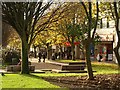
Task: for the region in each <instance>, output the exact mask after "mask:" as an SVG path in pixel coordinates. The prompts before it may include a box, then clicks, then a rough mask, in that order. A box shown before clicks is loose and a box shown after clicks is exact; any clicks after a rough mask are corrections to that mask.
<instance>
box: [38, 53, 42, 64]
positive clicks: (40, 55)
mask: <svg viewBox="0 0 120 90" xmlns="http://www.w3.org/2000/svg"><path fill="white" fill-rule="evenodd" d="M38 57H39V61H38V62H41V57H42V53H41V52H39V53H38Z"/></svg>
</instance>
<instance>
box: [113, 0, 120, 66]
mask: <svg viewBox="0 0 120 90" xmlns="http://www.w3.org/2000/svg"><path fill="white" fill-rule="evenodd" d="M117 5H118V6H117ZM113 6H114V20H115V28H116V32H117V36H118V42H117V46H116V47H115V48H114V52H115V55H116V58H117V61H118V66H119V68H120V52H119V49H120V28H119V27H120V26H119V25H120V24H119V23H120V7H119V6H120V2H113Z"/></svg>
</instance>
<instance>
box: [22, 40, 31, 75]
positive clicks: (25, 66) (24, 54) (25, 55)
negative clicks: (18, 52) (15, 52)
mask: <svg viewBox="0 0 120 90" xmlns="http://www.w3.org/2000/svg"><path fill="white" fill-rule="evenodd" d="M21 74H29V66H28V44H27V43H25V42H23V41H22V65H21Z"/></svg>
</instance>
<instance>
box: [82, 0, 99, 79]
mask: <svg viewBox="0 0 120 90" xmlns="http://www.w3.org/2000/svg"><path fill="white" fill-rule="evenodd" d="M80 3H81V4H82V6H83V7H84V10H85V12H86V15H87V19H88V32H87V38H86V40H85V48H86V62H87V71H88V78H89V79H94V77H93V71H92V65H91V61H90V44H93V41H94V37H95V32H96V28H97V21H98V13H99V9H98V2H96V13H97V14H96V19H95V26H94V28H93V29H94V31H93V33H92V35H91V30H92V2H91V0H89V2H88V3H87V4H86V3H85V2H83V1H82V2H80ZM87 7H88V8H87Z"/></svg>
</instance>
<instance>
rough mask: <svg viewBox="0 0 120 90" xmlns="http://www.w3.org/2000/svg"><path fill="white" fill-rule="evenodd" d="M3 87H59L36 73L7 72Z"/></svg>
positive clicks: (3, 78) (3, 79)
mask: <svg viewBox="0 0 120 90" xmlns="http://www.w3.org/2000/svg"><path fill="white" fill-rule="evenodd" d="M2 88H59V86H56V85H52V84H50V83H49V82H47V81H45V80H43V79H41V78H40V77H38V76H35V75H20V74H5V76H3V77H2Z"/></svg>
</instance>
